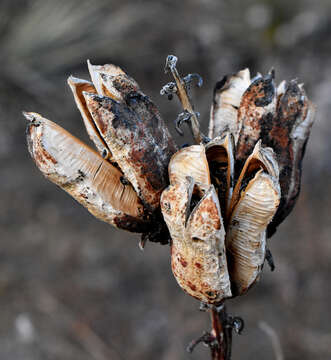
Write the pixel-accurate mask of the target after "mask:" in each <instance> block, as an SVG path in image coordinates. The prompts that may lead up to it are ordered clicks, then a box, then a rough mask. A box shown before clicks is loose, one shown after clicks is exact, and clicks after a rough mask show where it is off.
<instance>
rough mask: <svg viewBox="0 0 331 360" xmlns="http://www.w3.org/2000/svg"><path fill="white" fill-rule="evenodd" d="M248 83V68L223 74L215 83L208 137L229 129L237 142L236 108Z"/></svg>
mask: <svg viewBox="0 0 331 360" xmlns="http://www.w3.org/2000/svg"><path fill="white" fill-rule="evenodd" d="M250 83H251V78H250V73H249V70H248V69H244V70H241V71H239V72H238V73H236V74H233V75H228V76H225V77H224V78H223V79H222V80H221V81H219V82H218V83H216V85H215V88H214V97H213V104H212V107H211V110H210V122H209V137H210V138H211V139H212V138H214V137H217V136H219V135H221V134H222V133H223V132H224V131H226V130H229V131H230V132H231V133H232V134H233V136H234V138H235V142H237V140H238V136H239V131H240V129H241V123H240V121H238V109H239V106H240V102H241V97H242V95H243V93H244V92H245V90H246V89H247V88H248V87H249V85H250Z"/></svg>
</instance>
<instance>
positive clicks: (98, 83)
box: [87, 61, 141, 102]
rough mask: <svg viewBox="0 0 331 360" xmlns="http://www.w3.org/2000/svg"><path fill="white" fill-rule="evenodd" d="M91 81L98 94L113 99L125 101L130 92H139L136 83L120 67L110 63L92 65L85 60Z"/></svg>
mask: <svg viewBox="0 0 331 360" xmlns="http://www.w3.org/2000/svg"><path fill="white" fill-rule="evenodd" d="M87 64H88V69H89V72H90V76H91V79H92V82H93V84H94V86H95V88H96V89H97V93H98V94H99V95H103V96H108V97H110V98H112V99H113V100H116V101H119V102H122V101H125V96H126V95H128V94H129V93H130V92H132V91H134V92H140V93H141V91H140V88H139V85H138V83H137V82H136V81H135V80H134V79H133V78H131V77H130V76H129V75H127V74H126V73H125V72H124V71H123V70H122V69H121V68H120V67H118V66H116V65H112V64H106V65H92V64H91V63H90V61H87Z"/></svg>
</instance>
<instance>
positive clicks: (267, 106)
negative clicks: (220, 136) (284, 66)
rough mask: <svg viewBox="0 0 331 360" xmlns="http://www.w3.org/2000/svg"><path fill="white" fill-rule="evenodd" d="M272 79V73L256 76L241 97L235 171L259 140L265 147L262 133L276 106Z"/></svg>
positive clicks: (271, 118)
mask: <svg viewBox="0 0 331 360" xmlns="http://www.w3.org/2000/svg"><path fill="white" fill-rule="evenodd" d="M273 78H274V73H273V71H272V72H270V73H269V74H268V75H266V76H264V77H262V76H257V77H256V78H255V80H254V81H253V82H252V83H251V85H250V86H249V87H248V89H247V90H246V91H245V92H244V94H243V96H242V99H241V102H240V106H239V110H238V122H239V123H240V124H241V129H240V133H239V138H238V141H237V144H236V161H237V163H236V167H237V170H238V169H240V168H241V167H242V165H243V163H244V162H245V160H246V159H247V157H248V156H249V155H250V154H251V152H252V151H253V149H254V146H255V144H256V143H257V141H258V140H259V139H260V138H262V143H263V144H264V145H267V144H265V143H264V142H263V132H264V131H267V129H268V126H270V125H271V124H272V120H273V116H274V113H275V110H276V105H277V94H276V88H275V84H274V80H273Z"/></svg>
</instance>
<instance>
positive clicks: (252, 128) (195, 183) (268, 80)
mask: <svg viewBox="0 0 331 360" xmlns="http://www.w3.org/2000/svg"><path fill="white" fill-rule="evenodd" d="M176 64H177V58H176V57H175V56H173V55H170V56H168V57H167V61H166V71H168V70H169V71H170V72H171V74H172V75H173V77H174V80H175V81H174V82H170V83H168V84H166V85H165V86H164V87H163V88H162V90H161V94H163V95H167V96H168V98H169V99H172V98H173V95H177V96H178V98H179V100H180V102H181V104H182V105H183V110H184V111H183V112H182V113H181V114H180V115H179V116H178V118H177V120H176V122H175V123H176V130H177V131H178V132H179V133H180V134H181V135H182V134H183V130H182V129H181V127H182V125H183V124H184V123H187V124H188V126H189V128H190V130H191V132H192V136H193V138H194V140H195V142H196V144H195V145H191V146H188V147H185V148H182V149H180V150H178V148H177V145H176V144H175V142H174V141H173V139H172V137H171V135H170V133H169V131H168V129H167V127H166V126H165V123H164V122H163V120H162V118H161V116H160V114H159V112H158V110H157V108H156V106H155V105H154V104H153V102H152V101H151V100H150V98H149V97H148V96H146V95H145V94H144V93H143V92H142V91H141V89H140V87H139V85H138V84H137V82H136V81H135V80H134V79H132V78H131V77H130V76H128V75H127V74H126V73H125V72H124V71H123V70H122V69H120V68H119V67H117V66H115V65H111V64H106V65H92V64H91V63H90V62H89V61H88V68H89V72H90V75H91V79H92V82H89V81H86V80H81V79H77V78H74V77H72V76H71V77H69V79H68V84H69V86H70V88H71V90H72V92H73V95H74V99H75V102H76V104H77V107H78V109H79V111H80V112H81V115H82V117H83V120H84V124H85V127H86V130H87V133H88V135H89V136H90V138H91V140H92V141H93V142H94V144H95V146H96V148H97V152H96V151H94V150H92V149H91V148H90V147H88V146H87V145H85V144H83V143H82V142H81V141H80V140H78V139H76V138H75V137H73V136H72V135H71V134H69V133H68V132H66V131H65V130H64V129H62V128H61V127H60V126H58V125H56V124H55V123H53V122H51V121H50V120H47V119H45V118H43V117H42V116H41V115H39V114H37V113H31V112H29V113H24V115H25V116H26V118H27V119H28V120H29V123H28V129H27V140H28V147H29V151H30V153H31V155H32V157H33V159H34V161H35V162H36V164H37V166H38V168H39V169H40V170H41V172H42V173H43V174H44V175H45V176H46V177H47V178H48V179H49V180H51V181H52V182H54V183H56V184H57V185H59V186H60V187H61V188H63V189H64V190H65V191H67V192H68V193H69V194H71V195H72V196H73V197H74V198H75V199H76V200H77V201H79V202H80V203H81V204H82V205H84V206H85V207H86V208H87V209H88V210H89V211H90V212H91V213H92V214H93V215H94V216H96V217H98V218H99V219H101V220H104V221H106V222H108V223H110V224H112V225H114V226H116V227H119V228H122V229H125V230H129V231H132V232H138V233H142V234H143V235H142V240H141V243H140V246H141V247H143V246H144V244H145V242H146V240H151V241H155V242H159V243H161V244H167V243H169V244H170V246H171V266H172V271H173V274H174V276H175V278H176V280H177V282H178V284H179V285H180V287H181V288H182V289H183V290H184V291H185V292H187V293H188V294H190V295H191V296H193V297H195V298H196V299H198V300H200V301H201V302H202V304H203V308H205V309H210V312H211V318H212V331H211V332H210V333H206V334H204V335H203V336H202V337H201V338H200V339H199V340H198V341H196V342H195V343H194V345H192V347H191V348H192V349H193V347H194V346H195V345H196V344H197V343H198V342H201V341H202V342H204V343H205V344H207V345H208V346H209V347H210V349H211V354H212V358H213V359H229V358H230V356H231V339H232V329H234V330H235V331H236V332H238V333H240V331H241V330H242V328H243V322H242V320H240V318H236V317H231V316H229V315H227V313H226V311H225V306H224V301H225V300H226V299H230V298H232V297H235V296H239V295H243V294H245V293H246V292H247V291H248V290H249V288H250V287H251V286H252V285H253V284H254V283H256V281H257V280H258V279H259V277H260V274H261V271H262V267H263V264H264V262H265V260H266V259H267V260H268V259H270V256H267V255H266V254H267V237H270V236H271V235H272V234H273V233H274V232H275V231H276V228H277V226H278V225H279V224H280V223H281V222H282V221H283V220H284V218H285V217H286V216H287V215H288V214H289V212H290V211H291V210H292V208H293V206H294V204H295V200H296V199H297V197H298V194H299V189H300V179H301V163H302V158H303V155H304V150H305V145H306V143H307V140H308V137H309V133H310V129H311V126H312V123H313V119H314V106H313V105H312V103H311V102H310V101H309V100H308V99H307V97H306V95H305V92H304V90H303V86H302V85H301V84H297V82H296V81H290V82H289V83H286V82H282V83H281V84H280V85H279V86H278V87H277V86H276V85H275V80H274V78H275V72H274V71H273V70H272V71H270V72H269V73H268V74H267V75H266V76H262V75H260V74H258V75H257V76H256V77H255V78H253V79H251V76H250V73H249V70H248V69H245V70H242V71H239V72H238V73H237V74H233V75H229V76H225V77H224V78H223V79H222V80H221V81H219V82H218V83H217V84H216V87H215V90H214V99H213V104H212V107H211V111H210V123H209V134H208V135H209V137H207V136H205V135H204V134H202V133H201V131H200V124H199V120H198V118H199V113H197V112H195V110H194V107H193V105H192V103H191V100H190V94H189V88H190V84H191V82H192V81H195V80H197V85H198V86H201V85H202V79H201V77H200V76H199V75H198V74H189V75H187V76H186V77H184V78H182V77H181V76H180V74H179V72H178V70H177V67H176Z"/></svg>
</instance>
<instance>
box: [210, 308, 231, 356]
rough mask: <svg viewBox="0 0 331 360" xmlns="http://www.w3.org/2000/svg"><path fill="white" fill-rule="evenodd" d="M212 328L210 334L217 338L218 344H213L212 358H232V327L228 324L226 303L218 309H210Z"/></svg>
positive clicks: (211, 348) (216, 342) (211, 349)
mask: <svg viewBox="0 0 331 360" xmlns="http://www.w3.org/2000/svg"><path fill="white" fill-rule="evenodd" d="M210 317H211V324H212V330H211V332H210V334H211V335H212V336H213V337H214V338H215V344H216V346H211V347H210V351H211V358H212V360H230V359H231V346H232V328H231V327H229V326H228V322H227V321H228V316H227V313H226V308H225V305H223V307H222V308H221V309H220V310H218V309H217V308H215V307H212V308H211V309H210Z"/></svg>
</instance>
